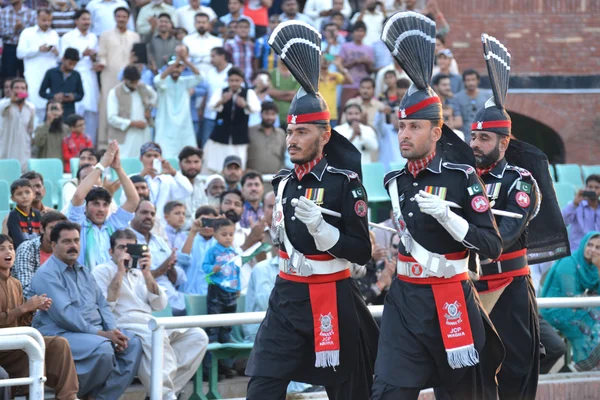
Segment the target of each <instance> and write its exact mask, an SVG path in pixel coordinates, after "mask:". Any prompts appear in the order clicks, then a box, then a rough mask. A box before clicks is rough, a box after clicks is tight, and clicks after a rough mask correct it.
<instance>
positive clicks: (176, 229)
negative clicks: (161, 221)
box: [164, 200, 188, 250]
mask: <svg viewBox="0 0 600 400" xmlns="http://www.w3.org/2000/svg"><path fill="white" fill-rule="evenodd" d="M164 213H165V220H166V221H167V226H166V227H165V232H166V234H167V239H169V245H170V246H171V248H173V249H178V250H180V249H182V248H183V244H184V243H185V241H186V239H187V237H188V233H187V232H186V231H184V230H183V226H184V224H185V214H186V210H185V205H184V204H183V203H182V202H180V201H176V200H175V201H169V202H168V203H167V204H165V209H164Z"/></svg>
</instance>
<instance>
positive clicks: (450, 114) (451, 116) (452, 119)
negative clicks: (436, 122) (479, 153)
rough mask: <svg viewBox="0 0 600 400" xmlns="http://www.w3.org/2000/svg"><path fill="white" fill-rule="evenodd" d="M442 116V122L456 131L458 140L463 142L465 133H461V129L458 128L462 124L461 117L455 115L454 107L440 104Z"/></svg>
mask: <svg viewBox="0 0 600 400" xmlns="http://www.w3.org/2000/svg"><path fill="white" fill-rule="evenodd" d="M442 117H443V118H444V124H446V125H447V126H448V127H449V128H450V129H452V130H453V131H454V133H456V135H457V136H458V137H459V138H460V140H462V141H463V142H464V141H465V140H466V138H465V134H464V133H463V131H461V130H460V128H462V124H461V123H460V122H462V119H460V117H458V116H456V111H455V109H454V107H452V106H451V105H449V104H444V105H443V106H442Z"/></svg>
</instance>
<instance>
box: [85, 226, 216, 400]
mask: <svg viewBox="0 0 600 400" xmlns="http://www.w3.org/2000/svg"><path fill="white" fill-rule="evenodd" d="M110 242H111V249H110V254H111V261H110V262H108V263H106V264H103V265H99V266H98V267H96V268H95V269H94V271H93V275H94V278H95V280H96V282H97V283H98V286H99V288H100V290H101V291H102V293H103V294H104V296H105V297H106V300H107V302H108V305H109V306H110V308H111V310H112V312H113V314H114V316H115V318H116V320H117V321H116V322H117V326H119V327H121V328H126V329H127V330H128V331H130V332H133V333H135V334H136V336H137V337H139V338H140V340H141V342H142V348H143V355H142V362H141V364H140V368H139V370H138V371H137V374H138V377H139V378H140V380H141V381H142V384H143V385H144V387H145V388H146V390H150V386H151V376H150V366H151V361H150V354H151V353H152V350H151V349H152V340H151V339H152V334H151V332H150V331H149V330H148V322H149V321H150V319H151V318H152V312H153V311H160V310H162V309H164V308H165V307H166V306H167V301H168V300H167V296H166V294H165V292H164V290H161V288H160V287H159V285H158V284H157V283H156V281H155V280H154V278H153V277H152V272H151V270H150V268H151V264H152V262H151V259H150V254H149V253H146V254H145V257H142V258H140V259H139V260H138V268H131V262H132V260H131V258H132V256H131V255H130V254H129V253H128V252H127V245H129V244H136V243H137V240H136V236H135V234H134V233H133V232H131V231H130V230H128V229H123V230H119V231H116V232H115V233H114V234H113V235H112V236H111V238H110ZM165 336H166V337H165V346H164V351H165V353H164V365H163V370H162V381H163V398H164V399H176V398H177V395H178V393H180V392H181V391H182V389H183V387H184V386H185V385H186V384H187V383H188V381H189V380H190V379H191V377H192V376H193V375H194V374H195V373H196V370H197V369H198V366H199V365H200V363H201V362H202V358H203V357H204V353H205V352H206V346H207V345H208V338H207V337H206V333H204V331H203V330H202V329H200V328H188V329H173V330H169V331H167V334H166V335H165ZM154 379H160V378H157V377H154Z"/></svg>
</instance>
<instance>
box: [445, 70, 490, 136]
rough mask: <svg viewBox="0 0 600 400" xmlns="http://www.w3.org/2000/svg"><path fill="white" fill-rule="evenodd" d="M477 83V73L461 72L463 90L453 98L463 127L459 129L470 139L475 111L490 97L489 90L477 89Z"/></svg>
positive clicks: (472, 71)
mask: <svg viewBox="0 0 600 400" xmlns="http://www.w3.org/2000/svg"><path fill="white" fill-rule="evenodd" d="M453 60H454V59H453ZM479 82H480V79H479V72H477V71H475V70H474V69H467V70H465V72H463V83H464V85H465V90H462V91H460V92H458V93H457V94H456V96H454V100H455V101H456V104H457V105H458V107H459V109H460V114H461V116H462V120H463V126H462V128H459V129H461V130H462V131H463V133H464V134H465V135H467V137H470V133H471V124H472V123H473V121H474V120H475V114H476V113H477V110H479V109H480V108H482V107H483V105H484V104H485V102H486V101H487V100H488V99H489V98H490V96H491V93H490V91H489V90H481V89H480V88H479ZM469 140H470V138H469Z"/></svg>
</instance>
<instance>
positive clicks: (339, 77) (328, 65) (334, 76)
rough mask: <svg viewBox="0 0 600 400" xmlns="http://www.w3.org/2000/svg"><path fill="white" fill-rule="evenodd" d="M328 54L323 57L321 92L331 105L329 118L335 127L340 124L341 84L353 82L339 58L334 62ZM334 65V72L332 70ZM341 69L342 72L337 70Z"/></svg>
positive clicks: (326, 101) (320, 79)
mask: <svg viewBox="0 0 600 400" xmlns="http://www.w3.org/2000/svg"><path fill="white" fill-rule="evenodd" d="M328 58H331V57H328V56H327V55H325V56H323V57H321V73H320V76H319V82H320V83H319V93H321V96H322V97H323V100H325V103H327V105H328V106H329V118H330V119H331V127H332V128H335V127H336V126H337V124H338V94H339V93H340V90H339V89H340V85H343V84H345V83H348V84H350V83H352V82H353V80H352V76H351V75H350V73H349V72H348V70H347V69H346V68H344V66H343V65H342V62H341V60H340V59H339V58H334V60H333V62H331V61H329V60H328ZM332 67H333V70H334V71H333V72H332ZM335 70H337V71H341V73H340V72H335Z"/></svg>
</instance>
